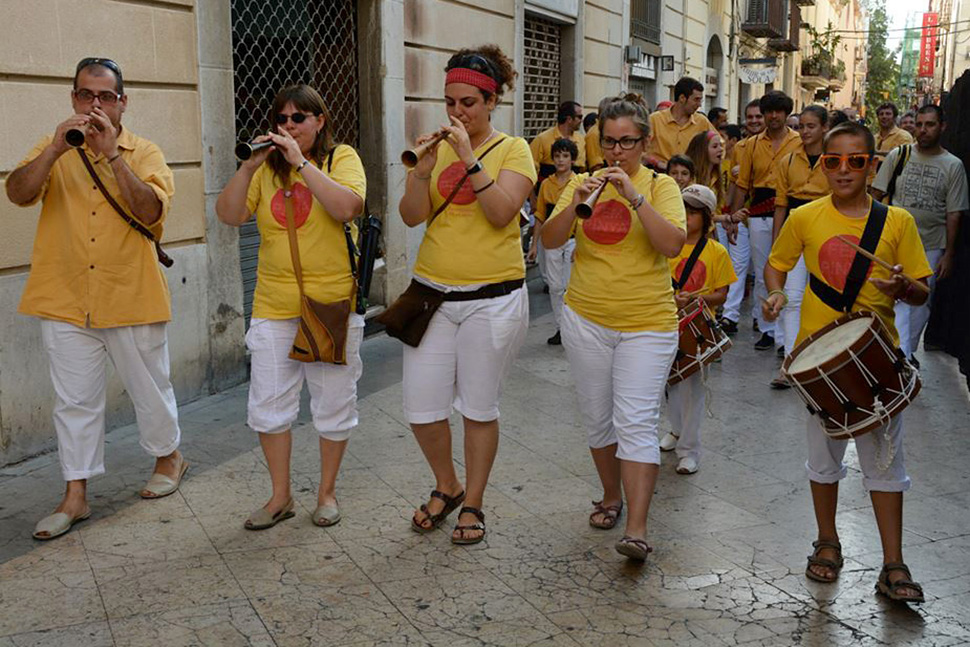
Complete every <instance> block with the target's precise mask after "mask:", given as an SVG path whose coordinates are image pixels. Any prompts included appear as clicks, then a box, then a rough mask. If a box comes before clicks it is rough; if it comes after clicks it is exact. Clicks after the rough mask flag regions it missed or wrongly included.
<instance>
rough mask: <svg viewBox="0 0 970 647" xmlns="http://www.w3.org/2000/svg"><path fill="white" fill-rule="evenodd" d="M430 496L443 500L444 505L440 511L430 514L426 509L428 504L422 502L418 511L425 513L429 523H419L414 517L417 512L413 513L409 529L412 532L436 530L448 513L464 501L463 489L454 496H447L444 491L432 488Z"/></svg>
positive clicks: (422, 532) (423, 532)
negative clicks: (426, 524) (425, 524)
mask: <svg viewBox="0 0 970 647" xmlns="http://www.w3.org/2000/svg"><path fill="white" fill-rule="evenodd" d="M431 498H434V499H441V500H442V501H444V502H445V507H444V508H442V509H441V512H439V513H437V514H431V512H429V511H428V505H427V504H426V503H422V504H421V508H420V511H421V512H423V513H424V514H426V515H427V518H426V519H425V521H430V522H431V525H430V526H428V527H425V526H423V525H421V524H420V523H418V521H417V519H416V518H415V517H416V516H417V513H415V517H411V530H413V531H414V532H419V533H421V534H425V533H429V532H432V531H433V530H436V529H437V528H438V526H440V525H441V523H442V522H443V521H444V520H445V519H447V518H448V515H450V514H451V513H452V512H454V511H455V509H456V508H457V507H458V506H460V505H461V504H462V503H464V501H465V491H464V490H462V491H461V492H460V493H459V494H457V495H456V496H448V495H447V494H445V493H444V492H439V491H438V490H432V491H431Z"/></svg>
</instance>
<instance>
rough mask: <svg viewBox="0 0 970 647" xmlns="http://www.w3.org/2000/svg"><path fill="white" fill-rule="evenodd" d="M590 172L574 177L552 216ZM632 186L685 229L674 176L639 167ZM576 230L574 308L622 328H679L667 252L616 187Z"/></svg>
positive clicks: (569, 295)
mask: <svg viewBox="0 0 970 647" xmlns="http://www.w3.org/2000/svg"><path fill="white" fill-rule="evenodd" d="M587 177H588V176H587V175H586V174H583V175H577V176H576V177H574V178H573V179H572V181H571V182H570V183H569V185H568V186H566V189H565V190H564V191H563V192H562V196H561V197H560V198H559V203H558V204H556V208H555V210H553V213H552V216H551V218H556V217H558V215H559V214H560V213H562V210H563V209H565V208H566V207H568V206H569V204H570V203H571V202H572V200H573V193H574V192H575V191H576V187H577V186H579V185H580V184H581V183H582V182H583V180H585V179H586V178H587ZM633 185H634V186H635V187H636V188H637V191H639V192H640V193H642V194H643V196H644V197H645V198H646V200H647V201H648V202H649V203H650V204H651V205H652V206H653V208H654V209H656V210H657V211H658V212H659V213H660V214H661V215H662V216H663V217H665V218H666V219H667V220H669V221H670V222H672V223H673V224H674V225H676V226H677V227H679V228H681V229H686V226H687V224H686V223H687V218H686V215H685V213H684V201H683V199H682V198H681V196H680V188H679V187H678V186H677V183H676V182H674V179H673V178H671V177H670V176H669V175H658V174H657V173H655V172H653V171H651V170H649V169H647V168H644V167H640V168H639V169H638V171H637V174H636V175H634V176H633ZM551 218H550V219H551ZM574 229H575V232H576V261H575V263H574V264H573V269H572V272H571V274H570V278H569V287H568V288H567V290H566V303H567V304H568V305H569V307H570V308H572V309H573V310H575V311H576V312H577V313H578V314H580V315H582V316H583V317H585V318H586V319H589V320H590V321H592V322H594V323H597V324H599V325H601V326H605V327H607V328H612V329H613V330H618V331H620V332H640V331H645V330H651V331H657V332H668V331H673V330H677V307H676V306H675V305H674V300H673V287H672V286H671V285H670V268H669V266H668V263H667V257H666V256H664V255H663V254H661V253H660V252H658V251H657V250H656V249H654V247H653V245H652V244H651V243H650V238H649V237H648V236H647V233H646V231H645V230H644V229H643V225H642V224H641V223H640V217H639V216H638V215H637V214H636V213H635V212H634V211H633V209H632V208H631V207H630V204H629V203H628V202H627V201H626V200H625V199H624V198H623V197H622V196H621V195H620V194H619V193H618V192H617V190H616V187H615V186H613V185H612V184H611V185H609V186H607V187H606V188H605V189H604V190H603V193H602V194H601V195H600V199H599V201H598V202H597V203H596V207H595V208H594V210H593V217H592V218H590V219H589V220H576V221H575V227H574Z"/></svg>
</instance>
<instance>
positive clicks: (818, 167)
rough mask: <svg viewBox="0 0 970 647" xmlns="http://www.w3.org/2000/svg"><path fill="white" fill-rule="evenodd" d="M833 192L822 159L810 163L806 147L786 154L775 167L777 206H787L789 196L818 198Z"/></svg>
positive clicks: (799, 198) (803, 198)
mask: <svg viewBox="0 0 970 647" xmlns="http://www.w3.org/2000/svg"><path fill="white" fill-rule="evenodd" d="M831 192H832V189H830V188H829V181H828V178H826V177H825V172H824V171H822V164H821V161H820V159H817V160H815V165H814V166H812V165H811V164H810V163H809V159H808V155H807V154H806V153H805V149H804V148H800V149H798V150H797V151H795V152H794V153H789V154H788V155H785V156H784V157H782V158H781V159H780V160H778V165H777V167H775V206H776V207H787V206H788V198H796V199H798V200H805V201H811V200H818V199H819V198H821V197H824V196H827V195H828V194H829V193H831Z"/></svg>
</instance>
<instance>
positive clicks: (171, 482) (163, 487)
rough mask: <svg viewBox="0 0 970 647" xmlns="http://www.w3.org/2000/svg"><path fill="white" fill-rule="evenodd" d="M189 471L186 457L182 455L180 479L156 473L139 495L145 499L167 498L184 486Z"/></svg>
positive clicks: (180, 458) (180, 457)
mask: <svg viewBox="0 0 970 647" xmlns="http://www.w3.org/2000/svg"><path fill="white" fill-rule="evenodd" d="M188 471H189V464H188V463H187V462H186V461H185V457H183V456H182V455H181V454H180V455H179V475H178V478H174V479H173V478H172V477H171V476H166V475H165V474H160V473H158V472H155V473H154V474H152V475H151V477H150V478H149V479H148V482H147V483H145V487H143V488H142V489H141V491H140V492H139V495H141V498H143V499H161V498H162V497H166V496H168V495H169V494H172V493H174V492H175V491H176V490H178V489H179V485H181V484H182V477H183V476H185V473H186V472H188ZM146 492H147V493H148V494H146Z"/></svg>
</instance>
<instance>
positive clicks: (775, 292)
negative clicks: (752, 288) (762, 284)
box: [768, 290, 788, 308]
mask: <svg viewBox="0 0 970 647" xmlns="http://www.w3.org/2000/svg"><path fill="white" fill-rule="evenodd" d="M774 294H780V295H781V298H782V299H784V300H785V302H784V303H782V304H781V307H782V308H784V307H785V306H787V305H788V295H787V294H785V291H784V290H772V291H771V292H769V293H768V298H769V299H770V298H771V296H772V295H774Z"/></svg>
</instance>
